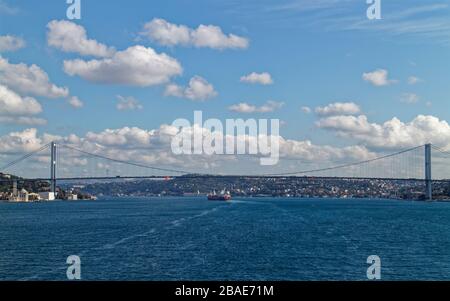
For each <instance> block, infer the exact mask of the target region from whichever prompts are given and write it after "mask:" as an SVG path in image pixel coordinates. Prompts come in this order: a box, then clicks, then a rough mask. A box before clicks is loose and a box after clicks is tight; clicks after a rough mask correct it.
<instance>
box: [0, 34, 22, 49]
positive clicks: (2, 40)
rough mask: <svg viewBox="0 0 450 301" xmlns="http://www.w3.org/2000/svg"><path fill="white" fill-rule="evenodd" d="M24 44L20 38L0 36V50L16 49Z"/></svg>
mask: <svg viewBox="0 0 450 301" xmlns="http://www.w3.org/2000/svg"><path fill="white" fill-rule="evenodd" d="M25 45H26V43H25V41H24V40H23V39H22V38H19V37H15V36H11V35H6V36H0V52H7V51H16V50H19V49H21V48H24V47H25Z"/></svg>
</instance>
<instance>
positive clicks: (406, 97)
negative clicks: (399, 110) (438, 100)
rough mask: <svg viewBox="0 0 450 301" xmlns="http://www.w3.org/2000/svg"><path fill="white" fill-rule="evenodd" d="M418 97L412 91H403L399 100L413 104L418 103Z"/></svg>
mask: <svg viewBox="0 0 450 301" xmlns="http://www.w3.org/2000/svg"><path fill="white" fill-rule="evenodd" d="M419 100H420V97H419V96H418V95H417V94H414V93H403V94H402V97H401V98H400V101H401V102H403V103H407V104H415V103H418V102H419Z"/></svg>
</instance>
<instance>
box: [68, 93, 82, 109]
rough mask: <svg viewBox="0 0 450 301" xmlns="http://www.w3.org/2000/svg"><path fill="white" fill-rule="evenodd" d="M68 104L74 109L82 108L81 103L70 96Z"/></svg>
mask: <svg viewBox="0 0 450 301" xmlns="http://www.w3.org/2000/svg"><path fill="white" fill-rule="evenodd" d="M68 102H69V104H70V105H71V106H72V107H73V108H75V109H81V108H82V107H83V106H84V103H83V101H81V100H80V99H79V98H78V97H76V96H72V97H70V98H69V99H68Z"/></svg>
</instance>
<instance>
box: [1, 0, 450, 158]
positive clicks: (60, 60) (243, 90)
mask: <svg viewBox="0 0 450 301" xmlns="http://www.w3.org/2000/svg"><path fill="white" fill-rule="evenodd" d="M365 2H366V1H365V0H343V1H333V0H316V1H312V0H311V1H309V0H283V1H274V0H273V1H269V0H259V1H256V0H249V1H234V0H231V1H216V0H214V1H211V0H209V1H205V0H200V1H199V0H195V1H193V0H183V1H181V0H178V1H176V0H167V1H143V0H142V1H141V0H134V1H121V0H115V1H107V0H96V1H92V0H91V1H88V0H84V1H82V18H81V20H74V21H71V22H73V23H76V24H77V25H79V26H81V27H83V28H84V29H85V30H86V32H87V38H88V39H91V40H95V41H97V42H98V43H100V44H103V45H105V46H107V47H114V48H115V50H116V51H118V52H120V51H124V50H126V49H127V48H129V47H132V46H135V45H141V46H144V47H146V48H151V49H153V50H154V51H156V53H157V54H161V53H166V54H167V55H168V56H169V57H171V58H173V59H175V60H176V61H177V62H178V63H179V64H180V66H181V67H182V70H183V71H182V74H177V75H173V76H170V78H169V79H168V80H167V81H166V82H164V83H160V84H152V85H147V86H136V85H130V84H122V83H117V82H116V83H113V84H99V83H98V82H93V81H92V80H87V79H86V78H82V77H81V76H78V75H70V74H68V72H66V71H65V70H64V61H65V60H77V59H81V60H84V61H90V60H93V59H97V60H101V59H102V58H99V57H94V56H89V55H87V56H86V55H81V54H80V53H77V52H76V51H70V52H66V51H64V50H62V49H61V47H54V46H51V45H49V43H48V40H47V32H48V28H47V24H49V22H51V21H53V20H57V21H61V20H66V21H69V20H67V18H66V8H67V4H66V3H65V1H64V0H42V1H39V2H37V1H25V0H16V1H7V0H1V1H0V36H7V35H9V36H14V37H18V38H20V39H22V40H23V41H25V43H26V45H25V46H24V47H21V48H20V49H17V50H15V51H1V49H0V54H1V56H2V58H4V59H7V60H8V61H9V63H10V64H19V63H24V64H26V65H27V66H31V65H32V64H36V65H37V66H39V67H40V68H41V69H42V70H43V71H45V72H46V73H47V74H48V76H49V78H50V82H51V83H52V84H55V85H56V86H58V87H67V88H68V89H69V90H70V96H76V97H78V98H79V99H80V100H81V101H82V102H83V107H82V108H78V109H76V108H74V107H73V106H71V105H70V104H69V103H68V99H67V98H68V97H56V98H55V99H50V98H48V97H45V96H39V95H37V96H36V95H26V93H20V91H15V90H17V89H14V87H11V86H8V84H5V83H4V85H5V86H7V87H8V88H9V89H10V90H12V91H14V92H16V93H17V94H20V95H21V96H22V97H28V96H30V97H34V98H35V99H36V100H37V101H38V102H39V103H40V104H41V105H42V112H41V113H40V114H38V115H36V116H34V117H38V118H42V119H45V120H46V124H45V125H42V124H41V125H18V124H14V122H4V123H3V124H1V125H0V135H2V136H7V135H8V134H9V133H11V132H20V131H24V130H26V129H29V128H36V129H37V132H38V133H39V134H38V135H43V134H44V133H48V134H51V135H58V136H63V137H67V136H68V135H70V134H74V135H77V136H78V137H84V136H85V135H86V133H87V132H94V133H101V132H102V131H104V130H105V129H120V128H124V127H138V128H140V129H146V130H151V129H158V128H159V127H160V126H161V125H162V124H171V123H172V122H173V121H174V120H175V119H177V118H188V119H191V120H192V119H193V111H194V110H202V111H203V112H204V115H205V118H219V119H225V118H238V117H239V118H244V119H245V118H279V119H281V120H282V121H283V124H284V125H283V127H282V129H281V135H282V136H283V137H284V138H285V139H291V140H293V141H305V140H311V141H312V143H313V144H314V145H331V146H333V147H345V146H355V145H357V146H363V147H366V148H367V150H368V152H371V151H373V152H378V151H380V150H383V151H384V148H383V147H382V145H383V143H380V142H379V141H372V140H370V137H367V136H371V135H372V134H371V133H370V131H372V130H373V131H376V132H377V133H379V135H380V137H379V138H380V139H382V138H383V137H384V138H386V139H388V140H396V139H397V138H396V136H395V135H398V132H395V133H392V132H390V129H389V126H388V127H383V123H385V122H386V121H390V120H392V119H393V118H398V119H399V121H400V122H401V124H402V126H403V127H404V128H405V131H406V132H408V135H409V136H410V137H409V138H410V139H409V140H408V139H406V138H404V137H399V138H398V143H396V142H395V141H394V142H393V141H389V142H388V143H386V144H387V145H391V146H392V147H389V149H398V148H402V147H404V146H410V145H413V144H414V143H418V144H420V143H422V142H427V141H431V140H433V142H434V140H435V139H437V138H435V137H434V135H430V136H429V137H428V136H427V133H428V132H429V131H433V130H436V131H443V132H444V137H450V133H448V132H447V131H448V128H447V127H446V121H448V120H450V110H449V99H448V94H449V93H448V92H449V88H448V83H449V80H450V68H449V67H450V52H449V50H450V18H449V17H450V1H445V0H435V1H418V0H408V1H406V0H401V1H400V0H389V1H388V0H382V1H381V3H382V17H383V18H382V19H381V20H373V21H372V20H368V19H367V17H366V10H367V7H368V5H367V4H366V3H365ZM155 18H158V19H162V20H165V21H166V22H168V23H171V24H174V25H177V26H181V25H183V26H186V27H187V28H191V29H192V30H195V29H196V28H198V26H199V25H201V24H204V25H215V26H218V27H220V30H221V31H222V32H223V33H224V34H225V35H226V36H228V35H229V34H233V35H235V36H237V37H240V38H242V39H245V40H247V42H248V45H246V46H245V47H241V46H239V47H229V48H227V47H225V48H224V49H217V48H214V47H199V46H195V45H193V44H191V45H187V44H182V43H179V44H177V45H171V46H167V45H164V43H161V41H158V40H157V39H155V38H154V37H153V39H152V38H149V35H143V34H141V33H142V32H143V31H144V26H145V24H147V23H149V22H151V21H152V20H154V19H155ZM0 45H1V44H0ZM380 70H385V71H386V72H388V75H387V77H386V78H385V80H386V82H384V83H381V84H379V85H377V84H376V83H375V82H374V81H373V80H372V81H371V80H368V79H367V78H366V80H364V78H363V74H369V75H370V74H372V75H374V76H375V75H376V74H375V73H374V72H377V71H380ZM253 72H255V73H258V74H259V73H263V72H267V73H269V74H270V76H271V78H272V80H273V83H272V84H269V85H263V84H249V83H245V82H242V81H241V80H240V79H241V77H243V76H246V75H249V74H251V73H253ZM195 76H200V77H201V78H202V79H204V80H205V81H207V83H208V84H210V85H212V86H213V88H214V91H215V93H216V95H215V96H211V97H209V98H208V99H206V100H202V101H199V100H192V99H189V98H188V97H186V95H181V97H180V95H178V96H167V95H165V94H167V93H165V89H166V87H167V85H169V84H173V85H177V86H178V87H179V88H180V87H186V86H187V85H188V84H189V81H190V80H191V79H192V78H194V77H195ZM369 77H370V76H369ZM414 78H415V79H416V80H413V79H414ZM0 84H1V78H0ZM118 95H120V96H122V97H123V98H124V99H128V100H130V99H134V100H136V102H138V103H139V105H138V108H137V109H135V110H126V111H124V110H118V109H117V104H118ZM268 101H273V102H277V103H278V104H280V105H279V106H278V107H276V108H274V109H273V110H270V112H265V113H260V112H258V109H257V108H261V107H262V106H264V105H265V104H267V102H268ZM240 103H246V104H247V105H249V106H253V107H254V108H256V109H255V110H254V111H253V112H247V113H244V112H236V110H234V111H233V110H230V107H231V106H233V105H237V104H240ZM333 103H353V104H355V105H357V106H358V107H359V109H360V110H359V112H357V113H355V114H348V112H338V113H336V114H333V116H330V115H329V114H327V115H326V116H323V115H322V116H320V114H317V113H316V112H315V110H316V108H317V107H326V106H327V105H330V104H333ZM281 104H282V105H281ZM302 108H303V110H302ZM307 108H309V110H310V111H311V112H309V113H308V112H306V111H307ZM334 115H337V116H334ZM349 115H354V116H352V118H353V117H355V118H356V117H359V116H364V117H366V119H367V123H368V125H367V127H368V128H369V127H370V129H368V131H367V133H365V135H366V136H364V135H362V134H360V133H358V132H357V130H355V129H349V128H348V127H345V126H343V125H342V122H341V123H340V124H339V125H336V124H334V125H332V126H331V125H330V123H329V122H331V121H332V120H323V121H327V122H328V123H327V124H328V126H319V125H318V123H319V122H320V120H321V119H327V118H328V119H330V118H333V117H342V118H341V119H340V120H341V121H343V122H348V121H353V122H354V121H355V119H353V120H348V118H349ZM419 115H424V116H428V117H430V118H431V117H433V118H434V119H433V120H431V119H427V120H426V121H424V122H423V123H420V122H416V123H415V124H410V123H411V122H413V121H414V120H415V118H417V116H419ZM345 118H347V119H345ZM334 121H336V118H335V119H334ZM416 121H417V120H416ZM323 124H324V123H323V122H322V125H323ZM370 125H372V126H370ZM353 126H354V124H353ZM378 126H379V127H380V128H378ZM433 127H436V128H433ZM416 130H417V131H419V132H420V134H418V135H417V136H418V137H419V138H420V139H419V138H417V137H413V138H414V139H415V138H417V140H414V141H410V140H412V138H411V137H412V136H414V135H413V134H411V133H413V132H414V131H416ZM400 132H401V131H400ZM447 135H448V136H447ZM400 136H401V135H400ZM436 143H437V144H441V146H443V147H446V146H447V145H445V144H443V143H444V142H441V140H439V139H437V141H436Z"/></svg>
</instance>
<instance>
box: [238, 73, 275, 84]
mask: <svg viewBox="0 0 450 301" xmlns="http://www.w3.org/2000/svg"><path fill="white" fill-rule="evenodd" d="M241 82H243V83H250V84H260V85H271V84H273V79H272V76H271V75H270V73H267V72H263V73H256V72H252V73H250V74H248V75H245V76H242V77H241Z"/></svg>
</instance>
